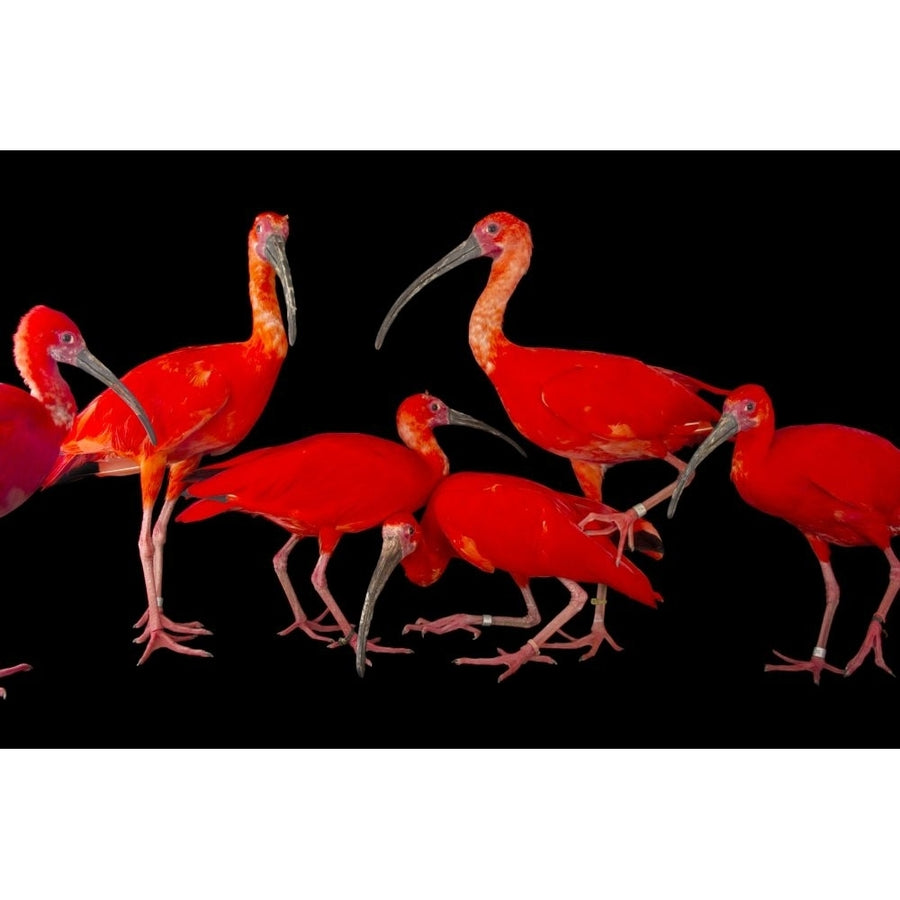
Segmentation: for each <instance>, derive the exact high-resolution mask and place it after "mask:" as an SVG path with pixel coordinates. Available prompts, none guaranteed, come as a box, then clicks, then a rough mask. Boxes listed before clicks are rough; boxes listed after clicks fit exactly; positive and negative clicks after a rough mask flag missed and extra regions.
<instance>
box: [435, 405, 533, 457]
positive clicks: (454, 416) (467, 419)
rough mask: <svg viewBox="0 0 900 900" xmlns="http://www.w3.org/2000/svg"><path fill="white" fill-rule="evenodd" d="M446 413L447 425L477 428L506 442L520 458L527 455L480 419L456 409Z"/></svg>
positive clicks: (514, 443)
mask: <svg viewBox="0 0 900 900" xmlns="http://www.w3.org/2000/svg"><path fill="white" fill-rule="evenodd" d="M447 412H448V414H449V415H448V417H447V424H448V425H465V426H466V427H467V428H477V429H478V430H479V431H486V432H487V433H488V434H492V435H494V436H495V437H498V438H500V439H501V440H504V441H506V443H507V444H510V445H511V446H513V447H515V448H516V450H518V451H519V453H521V454H522V456H527V455H528V454H527V453H526V452H525V451H524V450H523V449H522V448H521V447H520V446H519V445H518V444H517V443H516V442H515V441H514V440H513V439H512V438H511V437H508V436H507V435H505V434H504V433H503V432H502V431H498V430H497V429H496V428H494V427H493V426H491V425H488V424H487V422H482V421H481V419H476V418H475V417H474V416H469V415H466V413H463V412H460V411H459V410H456V409H448V410H447Z"/></svg>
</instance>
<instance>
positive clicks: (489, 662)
mask: <svg viewBox="0 0 900 900" xmlns="http://www.w3.org/2000/svg"><path fill="white" fill-rule="evenodd" d="M559 581H561V582H562V583H563V584H564V585H565V586H566V588H567V589H568V591H569V602H568V603H567V604H566V606H565V608H564V609H563V610H562V611H561V612H560V613H558V614H557V615H556V616H555V617H554V618H553V619H551V620H550V621H549V622H548V623H547V624H546V625H545V626H544V627H543V628H542V629H541V630H540V631H539V632H538V633H537V634H536V635H535V636H534V637H533V638H529V639H528V640H527V641H526V642H525V643H524V644H523V645H522V646H521V647H520V648H519V649H518V650H517V651H516V652H515V653H506V652H505V651H503V650H501V649H500V648H499V647H498V648H497V653H498V654H499V655H498V656H492V657H488V658H486V659H480V658H473V657H460V658H459V659H454V660H453V662H454V664H455V665H457V666H461V665H468V666H506V667H507V669H506V671H505V672H504V673H503V674H502V675H501V676H500V677H499V678H498V679H497V681H503V679H504V678H508V677H509V676H510V675H512V674H513V673H514V672H516V671H518V670H519V669H520V668H521V667H522V666H523V665H524V664H525V663H527V662H542V663H549V664H550V665H556V660H555V659H553V658H552V657H550V656H543V655H542V654H541V649H542V648H543V647H545V646H546V645H547V639H548V638H550V637H552V636H553V635H554V634H556V633H557V632H558V631H559V629H560V628H562V626H563V625H565V624H566V622H568V621H569V619H571V618H572V616H574V615H575V614H576V613H578V612H579V610H581V608H582V607H583V606H584V604H585V601H586V600H587V592H586V591H585V590H584V588H582V587H581V585H579V584H577V583H576V582H574V581H570V580H569V579H568V578H560V579H559Z"/></svg>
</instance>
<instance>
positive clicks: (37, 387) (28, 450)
mask: <svg viewBox="0 0 900 900" xmlns="http://www.w3.org/2000/svg"><path fill="white" fill-rule="evenodd" d="M13 356H14V359H15V362H16V367H17V368H18V370H19V372H20V374H21V376H22V380H23V381H24V382H25V384H26V385H28V391H24V390H22V388H19V387H14V386H13V385H10V384H0V448H2V450H0V516H5V515H7V514H8V513H11V512H12V511H13V510H14V509H16V508H17V507H19V506H21V505H22V504H23V503H24V502H25V501H26V500H27V499H28V498H29V497H30V496H31V495H32V494H33V493H34V492H35V491H36V490H38V488H39V487H40V486H41V482H42V481H43V479H44V477H45V476H46V475H47V473H48V472H49V471H50V469H51V468H52V467H53V464H54V463H55V462H56V459H57V456H58V455H59V445H60V442H61V441H62V440H63V438H65V436H66V432H67V431H68V430H69V428H70V427H71V425H72V422H73V420H74V418H75V412H76V404H75V397H74V395H73V394H72V390H71V388H70V387H69V385H68V384H67V383H66V381H65V379H64V378H63V377H62V375H61V374H60V371H59V363H66V364H67V365H70V366H77V367H78V368H79V369H82V370H83V371H85V372H88V373H89V374H91V375H93V376H94V377H95V378H97V379H98V380H99V381H101V382H103V384H106V385H108V386H109V388H110V390H111V391H113V392H115V394H117V395H118V396H119V397H121V399H122V400H124V402H125V403H126V404H127V405H128V406H129V407H130V408H131V409H132V411H133V412H134V413H135V415H136V416H137V417H138V419H139V420H140V422H141V425H142V427H143V428H144V429H145V430H146V434H147V437H148V439H149V441H150V442H153V441H155V440H156V434H155V432H154V430H153V427H152V426H151V424H150V420H149V419H148V417H147V413H146V412H145V411H144V408H143V407H142V406H141V404H140V403H139V402H138V400H137V398H136V397H135V396H134V394H132V393H131V391H130V390H128V388H127V387H125V385H123V384H122V382H121V381H119V379H118V378H116V376H115V375H113V373H112V372H111V371H110V370H109V369H108V368H107V367H106V366H105V365H104V364H103V363H102V362H100V360H99V359H97V357H96V356H94V354H93V353H91V352H90V350H88V348H87V344H86V343H85V340H84V337H83V336H82V334H81V332H80V331H79V330H78V326H77V325H76V324H75V323H74V322H73V321H72V320H71V319H70V318H69V317H68V316H67V315H64V314H63V313H61V312H58V311H57V310H55V309H50V308H49V307H47V306H35V307H32V308H31V309H30V310H29V311H28V312H27V313H25V315H24V316H22V318H21V320H20V321H19V326H18V328H17V329H16V333H15V335H14V336H13ZM30 668H31V666H29V665H28V664H27V663H21V664H19V665H17V666H13V667H12V668H10V669H0V678H5V677H7V676H9V675H13V674H15V673H16V672H25V671H28V670H29V669H30ZM5 696H6V691H4V689H3V688H2V687H0V697H5Z"/></svg>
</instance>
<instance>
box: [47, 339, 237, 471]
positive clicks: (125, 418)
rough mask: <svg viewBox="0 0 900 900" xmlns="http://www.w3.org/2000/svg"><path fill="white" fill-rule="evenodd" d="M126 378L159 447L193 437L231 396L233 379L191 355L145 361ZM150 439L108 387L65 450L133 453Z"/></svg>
mask: <svg viewBox="0 0 900 900" xmlns="http://www.w3.org/2000/svg"><path fill="white" fill-rule="evenodd" d="M122 381H123V383H124V384H125V385H126V386H127V387H128V388H129V389H130V390H131V391H132V392H133V393H134V395H135V396H136V397H137V398H138V399H139V400H140V402H141V404H142V405H143V407H144V409H145V410H146V411H147V415H148V416H149V417H150V421H151V422H152V423H153V426H154V428H155V429H156V433H157V438H158V444H157V446H159V447H175V446H177V445H178V444H180V443H182V442H183V441H185V440H186V439H188V438H189V437H190V436H191V435H192V434H193V433H194V432H196V431H197V429H199V428H202V427H203V426H204V425H205V424H206V423H208V422H209V421H210V420H211V419H212V418H214V417H215V416H216V415H217V414H218V413H219V412H220V411H221V410H222V409H223V407H224V406H225V404H226V403H228V401H229V399H230V397H231V388H230V386H229V383H228V380H227V379H226V378H225V377H223V376H222V375H221V374H220V373H219V372H218V370H217V369H216V367H215V366H214V365H212V364H211V363H206V362H203V361H202V360H198V359H196V358H195V356H194V355H192V354H187V353H173V354H171V356H170V357H168V358H166V359H165V360H164V361H161V360H150V361H148V362H147V363H143V364H142V365H140V366H138V367H137V368H136V369H133V370H132V371H131V372H129V373H128V374H127V375H125V376H124V377H123V379H122ZM145 438H146V433H145V432H144V430H143V427H142V426H141V424H140V422H139V421H138V419H137V417H136V416H135V415H134V414H133V413H132V412H131V410H129V409H128V407H127V406H126V405H125V404H124V402H123V401H122V399H121V398H120V397H119V396H118V395H117V394H116V393H115V392H114V391H112V390H110V389H107V390H105V391H103V393H102V394H100V395H99V396H98V397H96V398H95V399H94V400H93V401H92V402H91V403H89V404H88V405H87V406H86V407H85V408H84V410H83V411H82V412H81V413H79V415H78V416H77V418H76V419H75V424H74V425H73V426H72V429H71V431H70V433H69V435H68V438H67V439H66V442H65V443H64V445H63V449H64V452H65V453H67V454H72V453H98V452H101V453H102V452H105V453H109V454H110V455H117V454H123V455H128V454H130V453H135V452H136V451H137V449H138V448H139V447H140V446H141V445H142V444H143V442H144V439H145Z"/></svg>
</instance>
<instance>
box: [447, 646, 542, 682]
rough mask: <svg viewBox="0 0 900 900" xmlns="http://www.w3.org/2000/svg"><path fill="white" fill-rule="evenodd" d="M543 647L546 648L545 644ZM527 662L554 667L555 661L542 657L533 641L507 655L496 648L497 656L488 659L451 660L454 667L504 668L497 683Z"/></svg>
mask: <svg viewBox="0 0 900 900" xmlns="http://www.w3.org/2000/svg"><path fill="white" fill-rule="evenodd" d="M544 646H547V645H546V644H545V645H544ZM527 662H540V663H548V664H549V665H551V666H555V665H556V660H555V659H553V657H552V656H544V655H543V654H542V653H541V652H540V650H539V649H538V648H537V645H536V644H535V643H534V642H533V641H527V642H526V643H524V644H523V645H522V646H521V647H520V648H519V649H518V650H516V652H515V653H507V652H506V651H505V650H501V649H500V648H499V647H498V648H497V656H488V657H470V656H460V657H458V658H457V659H454V660H453V665H455V666H506V667H507V669H506V671H505V672H504V673H503V674H502V675H501V676H500V677H499V678H498V679H497V681H498V682H501V681H503V680H504V679H506V678H509V676H510V675H512V674H513V673H514V672H517V671H518V670H519V669H520V668H521V667H522V666H523V665H525V663H527Z"/></svg>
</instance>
